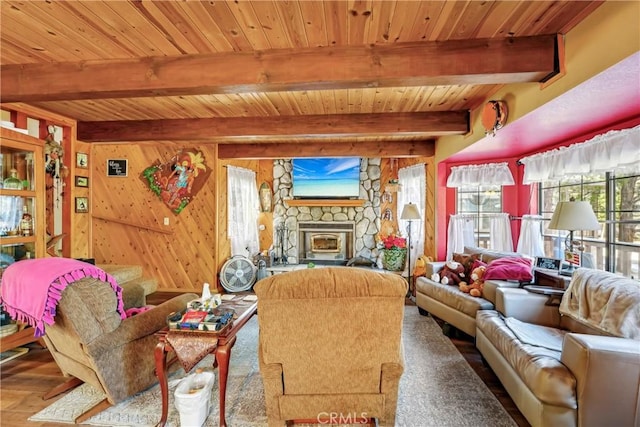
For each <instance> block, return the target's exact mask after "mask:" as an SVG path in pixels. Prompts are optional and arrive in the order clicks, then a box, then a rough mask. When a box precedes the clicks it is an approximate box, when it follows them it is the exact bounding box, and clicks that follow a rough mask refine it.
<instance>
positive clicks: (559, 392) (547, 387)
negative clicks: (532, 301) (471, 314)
mask: <svg viewBox="0 0 640 427" xmlns="http://www.w3.org/2000/svg"><path fill="white" fill-rule="evenodd" d="M476 326H477V329H478V331H480V332H481V333H482V334H483V335H484V336H485V337H486V338H487V339H488V340H489V341H490V342H491V344H492V345H493V346H494V347H495V348H496V349H497V350H498V351H499V352H500V354H501V355H502V356H503V357H504V358H505V359H506V361H507V363H509V365H510V366H511V367H512V368H513V369H514V371H515V372H516V373H517V375H518V376H519V377H520V379H521V380H522V381H523V382H524V383H525V384H526V385H527V387H528V388H529V390H530V391H531V392H532V393H533V394H534V395H535V396H536V397H537V398H538V399H539V400H540V401H542V402H544V403H547V404H550V405H556V406H562V407H566V408H572V409H575V408H577V401H576V394H575V389H576V379H575V377H574V376H573V375H572V374H571V372H570V371H569V370H568V369H567V367H566V366H565V365H563V364H562V363H561V362H560V355H561V352H559V351H555V350H550V349H548V348H545V347H543V346H536V345H531V344H526V343H524V342H522V341H520V340H519V339H518V337H517V336H516V335H515V334H514V333H513V331H512V330H511V329H510V328H509V327H508V326H507V324H506V323H505V321H504V318H503V317H502V316H501V315H500V313H498V312H497V311H495V310H482V311H479V312H478V315H477V317H476Z"/></svg>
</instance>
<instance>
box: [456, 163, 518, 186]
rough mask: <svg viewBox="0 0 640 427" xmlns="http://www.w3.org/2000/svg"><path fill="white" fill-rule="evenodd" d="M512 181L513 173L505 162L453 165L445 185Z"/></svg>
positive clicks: (496, 183)
mask: <svg viewBox="0 0 640 427" xmlns="http://www.w3.org/2000/svg"><path fill="white" fill-rule="evenodd" d="M514 183H515V181H514V180H513V175H512V174H511V170H510V169H509V165H508V164H507V163H506V162H503V163H487V164H484V165H465V166H453V167H452V168H451V173H450V174H449V178H448V179H447V187H467V186H470V185H513V184H514Z"/></svg>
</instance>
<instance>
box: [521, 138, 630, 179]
mask: <svg viewBox="0 0 640 427" xmlns="http://www.w3.org/2000/svg"><path fill="white" fill-rule="evenodd" d="M520 162H521V163H522V164H524V166H525V168H524V177H523V180H522V182H523V184H531V183H533V182H543V181H548V180H557V179H560V178H566V177H567V176H570V175H584V174H589V173H602V172H608V171H621V172H626V171H629V172H638V171H640V126H636V127H634V128H629V129H623V130H612V131H609V132H607V133H604V134H602V135H597V136H595V137H593V138H592V139H590V140H589V141H586V142H581V143H577V144H572V145H570V146H568V147H561V148H557V149H555V150H549V151H545V152H543V153H538V154H534V155H532V156H528V157H525V158H523V159H521V160H520Z"/></svg>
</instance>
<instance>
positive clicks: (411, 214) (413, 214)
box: [400, 203, 420, 295]
mask: <svg viewBox="0 0 640 427" xmlns="http://www.w3.org/2000/svg"><path fill="white" fill-rule="evenodd" d="M400 219H402V220H405V221H409V225H407V243H408V244H407V261H408V264H407V265H408V267H407V276H408V277H409V294H410V295H413V281H412V277H411V275H412V273H413V271H412V270H411V221H414V220H416V219H420V212H419V211H418V207H417V206H416V205H414V204H413V203H407V204H406V205H404V207H403V208H402V213H401V214H400Z"/></svg>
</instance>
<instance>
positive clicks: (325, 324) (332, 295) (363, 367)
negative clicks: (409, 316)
mask: <svg viewBox="0 0 640 427" xmlns="http://www.w3.org/2000/svg"><path fill="white" fill-rule="evenodd" d="M254 290H255V292H256V295H257V296H258V323H259V326H260V338H259V350H258V354H259V360H260V372H261V374H262V379H263V384H264V390H265V399H266V406H267V418H268V423H269V426H281V425H286V421H291V420H297V421H303V420H306V421H307V422H314V423H317V422H319V421H325V422H326V421H333V422H336V421H337V422H342V423H345V422H347V423H348V422H362V421H363V420H364V419H369V420H371V419H374V418H375V419H377V420H378V423H379V425H381V426H393V425H394V422H395V416H396V404H397V398H398V384H399V381H400V377H401V375H402V372H403V370H404V356H403V352H402V322H403V314H404V303H405V295H406V293H407V283H406V281H405V280H404V279H402V278H401V277H399V276H397V275H395V274H385V273H380V272H376V271H373V270H366V269H360V268H351V267H327V268H312V269H303V270H298V271H292V272H289V273H283V274H279V275H275V276H271V277H269V278H266V279H263V280H260V281H259V282H258V283H257V284H256V285H255V287H254Z"/></svg>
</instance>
